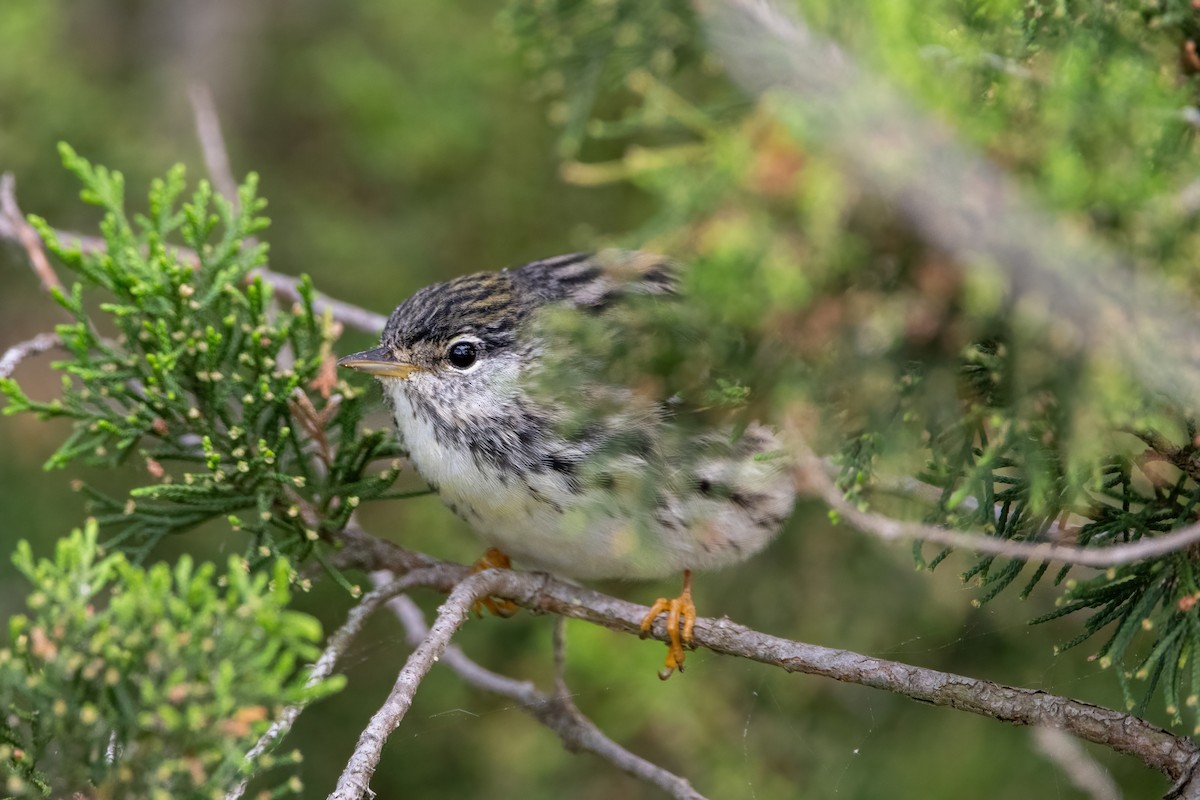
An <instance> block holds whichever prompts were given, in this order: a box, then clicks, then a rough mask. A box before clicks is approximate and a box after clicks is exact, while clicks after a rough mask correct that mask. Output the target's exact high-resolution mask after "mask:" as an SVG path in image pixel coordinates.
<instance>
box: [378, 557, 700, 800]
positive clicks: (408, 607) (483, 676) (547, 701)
mask: <svg viewBox="0 0 1200 800" xmlns="http://www.w3.org/2000/svg"><path fill="white" fill-rule="evenodd" d="M390 575H391V573H388V572H382V571H381V572H376V573H372V579H373V580H377V578H376V576H390ZM383 580H386V578H384V579H383ZM388 608H390V609H391V610H392V612H393V613H394V614H395V615H396V618H397V619H399V620H400V623H401V624H402V625H403V626H404V629H405V631H406V633H407V635H408V640H409V642H410V643H411V644H412V645H413V646H414V647H416V646H417V645H418V644H419V643H420V642H421V641H422V640H423V639H424V638H425V636H426V635H427V634H428V626H427V625H426V623H425V615H424V614H423V613H422V612H421V609H420V608H418V607H417V604H416V603H414V602H413V601H412V600H411V599H410V598H409V597H407V596H404V595H401V596H398V597H395V598H393V599H392V600H390V601H389V602H388ZM562 624H563V618H562V617H556V618H555V632H556V636H555V661H556V670H555V672H556V675H555V693H554V695H553V696H552V695H549V694H547V693H545V692H541V691H538V689H537V688H536V687H535V686H534V685H533V684H532V683H530V682H529V681H518V680H515V679H513V678H510V677H508V676H506V675H501V674H499V673H496V672H492V671H491V670H489V669H485V668H484V667H482V666H480V665H479V664H477V663H476V662H474V661H472V660H471V659H469V658H468V657H467V656H466V655H465V654H464V653H463V652H462V650H460V649H459V648H458V647H455V646H454V645H450V646H449V647H447V648H446V652H445V653H443V654H442V659H441V663H443V664H445V665H446V666H448V667H449V668H450V669H452V670H454V672H455V674H457V675H458V676H459V677H460V678H462V679H463V681H464V682H466V683H467V684H468V685H470V686H474V687H475V688H476V689H480V690H482V691H485V692H490V693H491V694H496V695H500V696H501V697H506V698H508V699H510V700H512V701H514V702H515V703H517V705H518V706H520V707H521V710H523V711H525V712H526V713H528V714H529V715H530V716H532V717H533V718H534V719H536V720H537V721H538V722H540V723H542V724H543V725H545V726H546V727H547V728H549V729H550V730H551V731H553V732H554V733H555V734H556V735H557V736H558V737H559V739H561V740H562V742H563V745H564V746H565V747H566V748H567V749H568V750H570V751H571V752H573V753H577V752H588V753H592V754H594V755H597V756H599V757H600V758H602V759H604V760H605V761H608V762H609V763H611V764H613V765H614V766H615V767H617V768H618V769H620V770H622V771H623V772H625V773H627V774H629V775H632V776H633V777H634V778H637V779H639V780H642V781H645V782H646V783H649V784H651V785H653V786H657V787H658V788H660V789H662V790H663V791H664V792H666V793H667V794H669V795H671V796H672V797H676V798H681V800H703V795H701V794H699V793H698V792H697V791H696V790H695V789H694V788H692V785H691V784H690V783H688V781H687V779H686V778H682V777H680V776H678V775H675V774H673V773H671V772H668V771H667V770H665V769H663V768H662V767H660V766H658V765H656V764H654V763H652V762H650V761H647V760H646V759H644V758H642V757H640V756H638V755H635V754H634V753H631V752H629V751H628V750H626V749H625V748H624V747H621V745H619V744H617V743H616V742H614V741H613V740H612V739H610V738H608V737H607V736H605V735H604V733H603V732H602V731H601V730H600V729H599V728H598V727H596V724H595V723H594V722H592V721H591V720H590V719H588V718H587V717H585V716H584V715H583V714H582V713H581V712H580V711H579V709H578V708H577V707H576V706H575V704H574V702H572V701H571V699H570V695H569V694H568V693H567V692H566V690H565V685H564V684H563V683H562V675H561V668H560V667H559V664H558V662H559V661H560V657H561V652H562V651H561V641H562V640H561V638H560V637H561V634H560V633H559V631H560V630H561V628H562Z"/></svg>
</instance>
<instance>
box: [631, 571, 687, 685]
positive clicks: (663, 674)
mask: <svg viewBox="0 0 1200 800" xmlns="http://www.w3.org/2000/svg"><path fill="white" fill-rule="evenodd" d="M663 612H666V615H667V639H668V640H669V641H668V642H667V661H666V664H665V665H664V666H663V668H662V669H661V670H659V672H658V677H659V678H661V679H662V680H664V681H665V680H666V679H667V678H669V677H671V675H672V673H674V672H675V670H679V671H680V672H683V659H684V657H685V655H686V654H685V653H684V649H683V648H684V645H688V646H690V645H691V643H692V629H693V628H694V627H695V626H696V604H695V603H693V602H692V571H691V570H690V569H685V570H684V571H683V591H682V592H680V594H679V596H678V597H673V598H670V599H667V598H666V597H660V598H658V599H657V600H655V601H654V605H652V606H650V612H649V613H648V614H646V616H645V617H644V618H642V638H643V639H644V638H646V636H648V635H649V634H650V628H651V626H653V625H654V620H656V619H657V618H658V615H659V614H662V613H663Z"/></svg>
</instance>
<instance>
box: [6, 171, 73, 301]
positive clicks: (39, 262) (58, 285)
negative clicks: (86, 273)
mask: <svg viewBox="0 0 1200 800" xmlns="http://www.w3.org/2000/svg"><path fill="white" fill-rule="evenodd" d="M0 218H2V219H3V225H2V226H0V236H3V237H4V238H6V239H12V240H14V241H16V242H18V243H20V245H21V247H23V248H25V255H26V256H27V257H28V258H29V265H30V266H31V267H33V271H34V272H35V273H36V274H37V276H38V281H40V282H41V284H42V289H43V290H44V291H47V292H49V291H50V290H51V289H58V290H60V291H61V290H62V282H61V281H59V279H58V276H57V275H55V274H54V269H53V268H52V267H51V266H50V260H49V259H48V258H46V251H45V249H44V248H43V247H42V240H41V238H39V237H38V234H37V231H35V230H34V229H33V227H32V226H31V225H30V224H29V223H28V222H26V221H25V215H24V214H22V213H21V209H20V207H19V206H18V205H17V179H16V178H14V177H13V174H12V173H11V172H6V173H4V174H3V175H0Z"/></svg>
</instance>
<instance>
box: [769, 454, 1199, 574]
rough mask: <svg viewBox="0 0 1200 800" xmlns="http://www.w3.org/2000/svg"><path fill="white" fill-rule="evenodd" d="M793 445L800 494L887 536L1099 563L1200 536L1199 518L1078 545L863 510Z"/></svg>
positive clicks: (1166, 549) (1149, 553)
mask: <svg viewBox="0 0 1200 800" xmlns="http://www.w3.org/2000/svg"><path fill="white" fill-rule="evenodd" d="M792 446H793V448H794V450H795V452H796V485H797V488H798V489H799V491H800V492H801V494H807V495H809V496H812V497H819V498H820V499H821V500H823V501H824V502H825V504H826V505H828V506H829V507H830V508H831V509H833V510H834V511H836V512H837V513H838V515H839V517H841V519H843V520H844V521H845V522H847V523H849V524H850V525H851V526H853V527H855V528H857V529H858V530H860V531H863V532H864V533H869V534H871V535H872V536H875V537H877V538H879V539H883V540H884V541H889V542H892V541H911V540H914V539H915V540H923V541H927V542H933V543H934V544H940V545H943V546H945V547H955V548H960V549H963V550H973V551H975V552H977V553H990V554H994V555H999V556H1007V557H1009V558H1019V559H1023V560H1026V561H1058V562H1061V563H1063V564H1078V565H1080V566H1084V567H1099V568H1104V567H1113V566H1117V565H1118V564H1132V563H1133V562H1135V561H1143V560H1145V559H1148V558H1159V557H1161V556H1164V555H1167V554H1168V553H1174V552H1177V551H1179V550H1183V549H1185V548H1187V547H1190V546H1192V545H1194V544H1196V543H1198V542H1200V523H1194V524H1192V525H1187V526H1185V527H1183V528H1179V529H1178V530H1174V531H1172V532H1171V533H1168V534H1164V535H1162V536H1155V537H1152V538H1143V539H1139V540H1138V541H1136V542H1128V543H1126V544H1115V545H1110V546H1107V547H1077V546H1073V545H1065V544H1056V543H1054V542H1018V541H1013V540H1011V539H999V538H996V537H995V536H989V535H987V534H986V533H983V532H982V531H980V532H977V533H968V532H966V531H956V530H950V529H949V528H942V527H939V526H937V525H927V524H925V523H921V522H907V521H904V520H898V519H894V518H892V517H889V516H885V515H884V514H878V513H875V512H873V511H864V510H863V509H861V508H859V507H858V506H857V505H855V504H854V503H853V502H851V501H850V500H847V499H846V496H845V494H844V493H843V492H842V490H841V489H839V488H838V487H837V485H836V484H835V483H834V482H833V480H832V479H831V478H830V477H829V475H828V473H827V470H826V468H825V465H824V464H823V462H822V461H821V459H819V458H818V457H817V456H816V455H815V454H814V453H813V452H812V451H811V450H809V449H807V447H806V446H805V445H804V444H802V443H797V442H796V437H793V442H792Z"/></svg>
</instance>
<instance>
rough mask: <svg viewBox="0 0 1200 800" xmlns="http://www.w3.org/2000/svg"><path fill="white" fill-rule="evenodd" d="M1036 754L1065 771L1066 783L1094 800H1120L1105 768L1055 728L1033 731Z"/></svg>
mask: <svg viewBox="0 0 1200 800" xmlns="http://www.w3.org/2000/svg"><path fill="white" fill-rule="evenodd" d="M1033 741H1034V742H1035V743H1036V744H1037V752H1038V753H1039V754H1041V755H1043V756H1045V757H1046V759H1047V760H1048V761H1050V762H1051V763H1052V764H1054V766H1056V767H1058V768H1059V769H1060V770H1062V772H1063V774H1064V775H1065V776H1066V777H1067V780H1069V781H1070V782H1071V785H1072V786H1074V787H1075V788H1076V789H1078V790H1079V791H1081V792H1083V793H1084V794H1086V795H1087V796H1088V797H1090V798H1091V799H1092V800H1121V790H1120V789H1118V788H1117V783H1116V781H1114V780H1113V779H1112V776H1111V775H1109V774H1108V771H1107V770H1105V769H1104V767H1102V766H1100V764H1099V763H1097V761H1096V759H1094V758H1092V757H1091V756H1090V755H1089V754H1088V752H1087V751H1086V750H1084V749H1083V746H1082V745H1080V744H1079V742H1078V741H1076V740H1075V739H1072V738H1071V737H1070V736H1068V735H1067V734H1065V733H1063V732H1062V731H1060V730H1056V729H1055V728H1034V729H1033Z"/></svg>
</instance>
